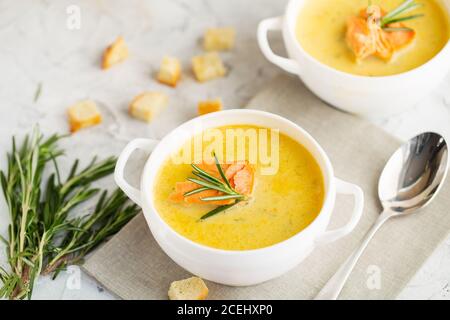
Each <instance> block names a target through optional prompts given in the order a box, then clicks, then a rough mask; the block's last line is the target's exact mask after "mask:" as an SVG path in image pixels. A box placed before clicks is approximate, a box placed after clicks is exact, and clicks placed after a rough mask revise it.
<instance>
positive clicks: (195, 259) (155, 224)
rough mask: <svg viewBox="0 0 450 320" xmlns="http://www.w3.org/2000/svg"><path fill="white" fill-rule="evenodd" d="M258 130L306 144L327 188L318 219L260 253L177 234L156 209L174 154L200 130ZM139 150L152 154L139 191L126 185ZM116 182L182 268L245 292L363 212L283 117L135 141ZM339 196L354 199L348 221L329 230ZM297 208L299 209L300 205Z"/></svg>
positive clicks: (200, 121) (210, 122) (243, 115)
mask: <svg viewBox="0 0 450 320" xmlns="http://www.w3.org/2000/svg"><path fill="white" fill-rule="evenodd" d="M239 124H247V125H255V126H262V127H266V128H273V129H279V130H280V132H281V133H284V134H286V135H288V136H289V137H291V138H293V139H294V140H295V141H297V142H298V143H300V144H302V145H303V146H304V147H305V148H307V149H308V150H309V152H310V153H311V154H312V155H313V156H314V158H315V159H316V161H317V163H318V164H319V166H320V168H321V170H322V173H323V177H324V183H325V198H324V203H323V206H322V209H321V211H320V213H319V215H318V216H317V218H316V219H315V220H314V221H313V222H312V223H311V224H310V225H309V226H308V227H307V228H305V229H304V230H302V231H301V232H299V233H297V234H296V235H294V236H293V237H291V238H289V239H287V240H285V241H282V242H279V243H277V244H274V245H272V246H269V247H265V248H262V249H256V250H244V251H230V250H221V249H215V248H212V247H208V246H204V245H201V244H198V243H195V242H193V241H191V240H189V239H187V238H185V237H183V236H182V235H180V234H178V233H177V232H175V231H174V230H173V229H172V228H171V227H170V226H169V225H168V224H167V223H166V222H165V221H164V220H163V219H162V218H161V216H160V215H159V214H158V211H157V209H156V208H155V203H154V198H153V194H154V192H153V191H154V188H155V178H156V176H157V173H158V171H159V169H160V167H161V165H162V164H163V163H164V161H166V160H167V159H168V158H169V157H170V155H171V153H172V152H175V151H177V150H179V149H180V148H181V146H182V145H183V144H184V143H185V142H186V141H187V140H188V139H189V138H190V137H192V136H193V135H194V134H196V133H198V128H202V130H205V129H208V128H214V127H219V126H227V125H239ZM136 149H143V150H145V151H147V152H151V155H150V156H149V157H148V160H147V162H146V164H145V166H144V169H143V171H142V174H141V182H140V189H137V188H135V187H133V186H131V185H130V184H128V183H127V182H126V180H125V179H124V169H125V165H126V163H127V161H128V159H129V157H130V155H131V154H132V153H133V151H134V150H136ZM115 180H116V182H117V184H118V185H119V187H120V188H121V189H122V190H123V191H124V192H125V193H126V194H127V195H128V196H129V197H130V198H131V199H132V200H133V201H134V202H136V203H137V204H138V205H139V206H141V207H142V209H143V212H144V216H145V219H146V221H147V223H148V226H149V228H150V230H151V232H152V234H153V236H154V237H155V239H156V241H157V242H158V244H159V245H160V246H161V248H162V250H164V252H165V253H166V254H167V255H168V256H169V257H170V258H172V259H173V260H174V261H175V262H176V263H177V264H178V265H180V266H181V267H183V268H184V269H186V270H188V271H189V272H191V273H193V274H195V275H197V276H199V277H202V278H204V279H207V280H210V281H214V282H217V283H222V284H226V285H232V286H246V285H253V284H258V283H261V282H264V281H266V280H269V279H272V278H275V277H278V276H280V275H282V274H283V273H285V272H286V271H288V270H290V269H292V268H294V267H295V266H297V265H298V264H299V263H300V262H301V261H302V260H303V259H305V257H306V256H308V255H309V254H310V253H311V251H312V250H313V249H314V248H315V247H317V246H319V245H321V244H324V243H329V242H333V241H335V240H337V239H339V238H341V237H343V236H345V235H346V234H348V233H349V232H350V231H352V230H353V229H354V227H355V226H356V225H357V223H358V221H359V219H360V217H361V213H362V209H363V193H362V191H361V189H360V188H359V187H358V186H356V185H354V184H350V183H347V182H344V181H342V180H339V179H337V178H336V177H334V173H333V168H332V166H331V163H330V160H329V159H328V157H327V155H326V154H325V152H324V151H323V150H322V148H321V147H320V146H319V144H318V143H317V142H316V141H315V140H314V139H313V138H312V137H311V136H310V135H309V134H308V133H307V132H306V131H305V130H303V129H302V128H300V127H299V126H297V125H296V124H294V123H293V122H291V121H289V120H287V119H285V118H282V117H280V116H277V115H274V114H271V113H267V112H262V111H256V110H239V109H238V110H228V111H222V112H215V113H212V114H208V115H205V116H201V117H198V118H195V119H193V120H190V121H188V122H186V123H184V124H183V125H181V126H179V127H178V128H176V129H175V130H173V131H172V132H171V133H169V134H168V135H167V136H166V137H165V138H163V139H162V140H161V141H160V142H158V141H154V140H148V139H136V140H133V141H131V142H130V143H129V144H128V145H127V146H126V147H125V149H124V150H123V152H122V153H121V155H120V157H119V159H118V162H117V166H116V170H115ZM336 193H342V194H351V195H353V196H354V199H355V201H354V208H353V213H352V215H351V218H350V220H349V221H348V222H347V223H346V224H345V225H344V226H343V227H341V228H339V229H336V230H326V229H327V225H328V223H329V221H330V218H331V214H332V210H333V207H334V202H335V197H336ZM299 205H301V204H300V203H299Z"/></svg>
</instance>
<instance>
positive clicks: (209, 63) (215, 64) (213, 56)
mask: <svg viewBox="0 0 450 320" xmlns="http://www.w3.org/2000/svg"><path fill="white" fill-rule="evenodd" d="M192 69H193V71H194V74H195V77H196V78H197V80H198V81H200V82H204V81H208V80H212V79H215V78H219V77H223V76H224V75H225V73H226V69H225V66H224V65H223V63H222V60H221V59H220V56H219V54H218V53H217V52H209V53H206V54H204V55H201V56H196V57H194V58H192Z"/></svg>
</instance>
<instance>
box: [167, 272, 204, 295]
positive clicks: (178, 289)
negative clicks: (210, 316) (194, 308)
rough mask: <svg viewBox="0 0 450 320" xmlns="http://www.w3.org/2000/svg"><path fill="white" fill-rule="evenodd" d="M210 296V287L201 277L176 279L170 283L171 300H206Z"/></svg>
mask: <svg viewBox="0 0 450 320" xmlns="http://www.w3.org/2000/svg"><path fill="white" fill-rule="evenodd" d="M207 296H208V287H207V286H206V284H205V283H204V282H203V280H202V279H200V278H199V277H191V278H188V279H184V280H180V281H174V282H172V283H171V284H170V288H169V299H170V300H205V299H206V297H207Z"/></svg>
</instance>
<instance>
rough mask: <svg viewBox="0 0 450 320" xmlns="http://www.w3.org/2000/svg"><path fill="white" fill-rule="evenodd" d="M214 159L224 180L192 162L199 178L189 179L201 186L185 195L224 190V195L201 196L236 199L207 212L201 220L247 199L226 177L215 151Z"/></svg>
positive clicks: (207, 199) (209, 198)
mask: <svg viewBox="0 0 450 320" xmlns="http://www.w3.org/2000/svg"><path fill="white" fill-rule="evenodd" d="M213 156H214V161H215V164H216V167H217V171H218V172H219V174H220V176H221V177H222V180H220V179H218V178H216V177H214V176H212V175H211V174H209V173H208V172H206V171H205V170H203V169H201V168H200V167H198V166H197V165H195V164H191V166H192V168H193V169H194V171H192V174H193V175H195V176H196V177H197V178H188V179H187V180H189V181H191V182H194V183H196V184H198V185H199V186H200V187H199V188H197V189H194V190H191V191H189V192H186V193H185V194H184V196H185V197H188V196H191V195H193V194H197V193H200V192H203V191H206V190H216V191H219V192H222V193H223V195H218V196H213V197H205V198H200V199H201V200H202V201H206V202H207V201H221V200H233V199H234V200H236V201H235V202H234V203H230V204H227V205H222V206H218V207H217V208H215V209H213V210H211V211H209V212H207V213H206V214H204V215H203V216H202V217H201V218H200V220H204V219H207V218H209V217H211V216H213V215H216V214H217V213H219V212H222V211H225V210H227V209H229V208H231V207H233V206H235V205H236V204H237V203H239V202H240V201H242V200H244V199H245V196H244V195H243V194H240V193H238V192H236V190H234V189H233V188H232V187H231V184H230V181H229V180H228V178H227V177H226V175H225V173H224V172H223V169H222V166H221V165H220V163H219V159H217V156H216V154H215V153H213Z"/></svg>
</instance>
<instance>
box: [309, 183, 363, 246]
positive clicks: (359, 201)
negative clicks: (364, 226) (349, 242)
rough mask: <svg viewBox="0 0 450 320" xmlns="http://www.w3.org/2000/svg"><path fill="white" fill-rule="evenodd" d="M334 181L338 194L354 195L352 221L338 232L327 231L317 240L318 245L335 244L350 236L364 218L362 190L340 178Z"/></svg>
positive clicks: (337, 230)
mask: <svg viewBox="0 0 450 320" xmlns="http://www.w3.org/2000/svg"><path fill="white" fill-rule="evenodd" d="M334 181H335V183H336V192H337V193H340V194H349V195H353V197H354V199H355V200H354V205H353V213H352V216H351V218H350V220H349V221H348V222H347V223H346V224H345V226H343V227H341V228H339V229H336V230H330V231H325V232H324V233H323V234H321V235H320V236H319V237H317V238H316V240H315V242H316V244H325V243H329V242H333V241H336V240H337V239H339V238H342V237H343V236H345V235H347V234H349V233H350V232H351V231H352V230H353V229H354V228H355V227H356V225H357V224H358V222H359V220H360V219H361V216H362V211H363V207H364V194H363V191H362V190H361V188H360V187H358V186H357V185H355V184H352V183H348V182H345V181H342V180H340V179H338V178H334Z"/></svg>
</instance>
